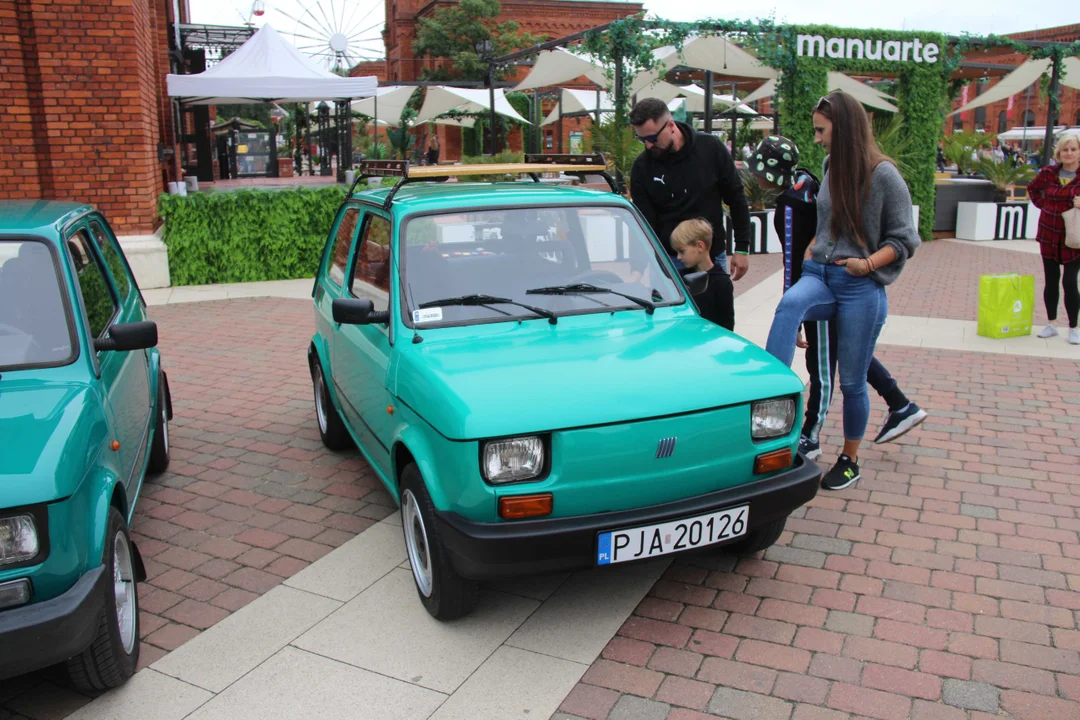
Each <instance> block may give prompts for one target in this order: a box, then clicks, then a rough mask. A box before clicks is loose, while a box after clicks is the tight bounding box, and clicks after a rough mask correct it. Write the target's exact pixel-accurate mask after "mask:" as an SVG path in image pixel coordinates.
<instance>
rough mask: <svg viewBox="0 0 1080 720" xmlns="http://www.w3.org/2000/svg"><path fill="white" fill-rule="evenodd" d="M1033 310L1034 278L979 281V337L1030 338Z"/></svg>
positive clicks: (1009, 276) (988, 277)
mask: <svg viewBox="0 0 1080 720" xmlns="http://www.w3.org/2000/svg"><path fill="white" fill-rule="evenodd" d="M1034 309H1035V276H1034V275H1017V274H1016V273H1010V274H1007V275H982V276H981V277H979V334H980V335H982V336H983V337H990V338H1009V337H1020V336H1022V335H1030V334H1031V320H1032V314H1033V312H1034Z"/></svg>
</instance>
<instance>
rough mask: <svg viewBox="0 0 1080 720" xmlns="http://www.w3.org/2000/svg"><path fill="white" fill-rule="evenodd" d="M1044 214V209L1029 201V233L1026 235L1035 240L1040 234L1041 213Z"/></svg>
mask: <svg viewBox="0 0 1080 720" xmlns="http://www.w3.org/2000/svg"><path fill="white" fill-rule="evenodd" d="M1041 214H1042V210H1039V208H1037V207H1035V206H1034V205H1032V204H1031V203H1030V202H1028V218H1027V234H1026V235H1025V236H1024V237H1026V238H1028V239H1029V240H1034V239H1035V238H1037V237H1038V236H1039V215H1041Z"/></svg>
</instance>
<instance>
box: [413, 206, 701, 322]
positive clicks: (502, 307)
mask: <svg viewBox="0 0 1080 720" xmlns="http://www.w3.org/2000/svg"><path fill="white" fill-rule="evenodd" d="M402 235H403V241H402V245H401V247H402V248H403V252H404V256H403V258H402V264H403V265H402V267H403V270H402V274H403V278H404V282H403V284H402V289H403V291H404V300H405V301H406V307H407V312H406V314H405V317H406V318H411V317H413V316H414V314H415V313H414V311H415V310H417V309H421V310H422V309H425V308H423V307H422V306H423V305H425V304H430V305H429V307H428V308H427V310H428V312H426V313H423V317H424V318H425V319H424V320H422V321H421V322H424V323H425V324H427V323H431V324H444V325H445V324H460V323H467V322H474V321H487V322H490V321H494V320H502V319H512V320H515V321H516V320H519V319H521V318H524V317H536V314H534V313H532V312H531V311H529V310H527V309H525V308H521V307H518V306H513V305H510V304H507V303H495V304H491V303H488V304H486V305H480V304H472V305H460V304H454V303H448V304H446V305H437V304H435V303H437V301H438V300H444V299H448V298H459V297H465V296H470V295H477V294H479V295H490V296H494V297H501V298H507V299H510V300H514V301H516V302H518V303H526V304H529V305H533V306H534V307H539V308H543V309H545V310H550V311H552V312H555V313H558V314H560V315H561V314H579V313H587V312H609V311H610V310H611V309H612V308H619V309H623V308H637V307H640V306H639V305H637V304H635V303H634V302H633V301H630V300H628V299H627V298H625V297H622V296H620V295H618V294H616V293H622V294H624V295H632V296H634V297H636V298H640V299H644V300H648V301H649V302H653V303H656V304H660V305H663V304H680V303H682V302H684V299H683V297H682V294H681V293H680V291H679V290H678V286H677V284H676V283H675V281H674V280H673V279H672V277H671V275H670V274H669V272H668V270H667V269H666V268H665V267H664V265H663V264H662V262H661V260H660V258H659V255H658V251H657V249H656V247H655V246H654V245H653V244H652V242H651V241H650V240H649V236H648V234H647V233H646V231H645V229H644V228H643V227H642V225H641V223H640V222H639V221H638V220H637V218H636V216H635V215H634V214H633V213H632V212H631V211H630V210H629V209H628V208H624V207H618V206H581V207H516V208H506V209H489V210H475V211H470V212H460V211H457V212H452V213H444V214H437V215H425V216H421V217H417V218H413V219H410V220H409V221H408V222H407V224H406V225H405V227H404V231H403V233H402ZM571 284H589V285H595V286H597V287H600V288H603V289H610V290H612V291H614V292H611V293H608V292H603V293H596V292H593V293H588V294H580V293H576V294H543V293H536V292H533V293H530V292H529V291H530V290H534V291H535V290H540V289H543V288H551V287H552V286H562V285H571Z"/></svg>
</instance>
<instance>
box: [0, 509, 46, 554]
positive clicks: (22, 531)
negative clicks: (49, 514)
mask: <svg viewBox="0 0 1080 720" xmlns="http://www.w3.org/2000/svg"><path fill="white" fill-rule="evenodd" d="M38 549H39V545H38V536H37V528H36V527H35V526H34V518H33V517H31V516H30V515H16V516H14V517H6V518H0V566H4V565H10V564H11V563H17V562H23V561H25V560H29V559H30V558H32V557H34V556H35V555H37V554H38Z"/></svg>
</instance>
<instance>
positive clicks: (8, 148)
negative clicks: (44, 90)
mask: <svg viewBox="0 0 1080 720" xmlns="http://www.w3.org/2000/svg"><path fill="white" fill-rule="evenodd" d="M27 10H28V9H27V8H22V9H20V7H18V6H17V3H16V2H15V0H0V68H2V69H3V72H0V95H2V96H3V97H4V98H5V100H4V102H3V103H0V128H2V131H0V132H3V141H2V142H0V196H3V197H11V198H32V197H37V196H39V195H40V194H41V182H40V179H39V169H40V162H39V159H38V152H37V148H36V143H35V135H34V131H33V118H34V115H35V112H40V109H41V96H40V93H37V94H34V95H31V93H30V90H29V88H30V86H31V85H34V84H35V83H34V82H32V77H31V73H36V69H37V68H36V63H35V57H36V48H35V46H34V36H33V32H32V28H30V29H29V31H27V30H24V24H25V18H24V16H27V15H28V14H29V13H28V12H27Z"/></svg>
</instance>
